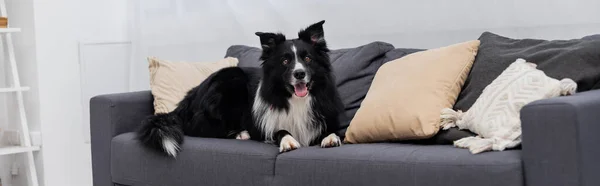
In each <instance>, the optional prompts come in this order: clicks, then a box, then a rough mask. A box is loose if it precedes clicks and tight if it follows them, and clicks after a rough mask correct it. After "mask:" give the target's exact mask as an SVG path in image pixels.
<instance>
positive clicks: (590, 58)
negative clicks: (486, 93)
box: [454, 32, 600, 111]
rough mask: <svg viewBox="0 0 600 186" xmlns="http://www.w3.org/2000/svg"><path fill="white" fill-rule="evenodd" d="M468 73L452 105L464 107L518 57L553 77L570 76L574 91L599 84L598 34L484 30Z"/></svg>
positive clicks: (595, 86) (599, 48) (455, 107)
mask: <svg viewBox="0 0 600 186" xmlns="http://www.w3.org/2000/svg"><path fill="white" fill-rule="evenodd" d="M479 40H480V41H481V45H480V46H479V52H478V53H477V57H476V58H475V63H474V64H473V68H472V69H471V73H470V75H469V77H467V81H466V82H465V85H464V87H463V90H462V92H461V93H460V95H459V96H458V100H457V102H456V104H455V105H454V109H456V110H462V111H466V110H468V109H469V108H470V107H471V106H472V105H473V103H475V100H477V98H478V97H479V96H480V95H481V93H482V91H483V89H484V88H485V87H486V86H487V85H489V84H490V83H491V82H492V81H493V80H494V79H496V77H498V76H499V75H500V74H501V73H502V71H504V69H506V68H507V67H508V66H509V65H510V64H511V63H512V62H514V61H515V60H516V59H518V58H523V59H525V60H526V61H529V62H532V63H535V64H537V68H538V69H540V70H542V71H544V72H545V73H546V74H547V75H548V76H549V77H552V78H555V79H563V78H571V79H573V80H575V82H577V84H578V88H577V91H578V92H582V91H587V90H591V89H597V88H600V83H599V80H600V37H599V36H598V35H592V36H586V37H583V38H581V39H572V40H550V41H548V40H540V39H511V38H508V37H503V36H500V35H497V34H494V33H490V32H484V33H483V34H482V35H481V36H480V37H479Z"/></svg>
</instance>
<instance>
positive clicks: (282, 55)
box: [256, 21, 331, 97]
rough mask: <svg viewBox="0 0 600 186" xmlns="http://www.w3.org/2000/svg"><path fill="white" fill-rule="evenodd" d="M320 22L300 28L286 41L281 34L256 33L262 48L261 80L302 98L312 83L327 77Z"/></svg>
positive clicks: (327, 69) (323, 40)
mask: <svg viewBox="0 0 600 186" xmlns="http://www.w3.org/2000/svg"><path fill="white" fill-rule="evenodd" d="M323 23H325V21H320V22H318V23H315V24H312V25H310V26H308V27H307V28H306V29H303V30H300V32H298V38H297V39H291V40H286V38H285V36H284V35H283V34H281V33H264V32H256V35H257V36H259V37H260V44H261V47H262V51H263V53H262V55H261V57H260V59H261V60H262V61H263V63H262V68H263V74H264V76H263V81H271V82H270V83H273V84H281V85H284V86H285V89H286V90H287V91H288V92H289V93H291V94H293V95H295V96H297V97H305V96H307V95H308V94H309V93H310V90H311V88H312V87H313V86H314V85H315V84H314V82H318V81H320V80H323V78H328V77H329V74H330V72H331V64H330V62H329V56H328V55H327V52H329V49H328V48H327V43H326V42H325V38H324V33H323Z"/></svg>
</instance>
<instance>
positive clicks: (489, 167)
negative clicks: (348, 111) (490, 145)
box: [273, 143, 523, 186]
mask: <svg viewBox="0 0 600 186" xmlns="http://www.w3.org/2000/svg"><path fill="white" fill-rule="evenodd" d="M275 171H276V172H275V180H274V181H275V183H274V184H273V185H371V186H375V185H402V186H423V185H427V186H436V185H440V186H442V185H444V186H445V185H487V186H506V185H511V186H520V185H523V169H522V166H521V151H520V150H509V151H502V152H490V153H484V154H478V155H472V154H470V153H469V151H468V150H465V149H458V148H455V147H452V146H444V145H430V146H423V145H409V144H394V143H378V144H351V145H343V146H341V147H336V148H328V149H322V148H320V147H308V148H300V149H297V150H294V151H291V152H287V153H283V154H281V155H279V156H278V157H277V161H276V169H275Z"/></svg>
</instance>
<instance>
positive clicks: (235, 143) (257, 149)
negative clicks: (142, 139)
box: [110, 133, 279, 186]
mask: <svg viewBox="0 0 600 186" xmlns="http://www.w3.org/2000/svg"><path fill="white" fill-rule="evenodd" d="M134 137H135V134H134V133H125V134H122V135H119V136H117V137H115V138H114V139H113V140H112V154H111V156H112V158H111V163H110V165H111V172H112V178H113V181H114V182H116V183H120V184H125V185H164V186H196V185H257V186H264V185H269V184H270V183H271V181H272V179H273V171H274V168H275V167H274V166H273V165H274V164H275V157H276V156H277V154H279V151H278V148H277V147H276V146H274V145H270V144H266V143H261V142H256V141H244V140H234V139H214V138H194V137H186V138H185V139H184V140H185V142H184V143H183V145H182V151H181V153H180V154H179V155H178V156H177V159H173V158H170V157H166V156H164V155H163V154H160V153H157V152H155V151H152V150H149V149H147V148H144V147H142V146H141V145H140V144H139V142H138V141H136V140H134Z"/></svg>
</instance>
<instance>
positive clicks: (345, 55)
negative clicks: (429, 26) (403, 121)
mask: <svg viewBox="0 0 600 186" xmlns="http://www.w3.org/2000/svg"><path fill="white" fill-rule="evenodd" d="M392 49H394V46H392V45H391V44H389V43H384V42H372V43H369V44H366V45H362V46H359V47H356V48H346V49H337V50H331V51H330V52H329V58H330V59H331V65H332V67H333V71H334V75H335V78H336V85H337V87H338V90H339V92H340V97H341V98H342V101H343V102H344V106H345V110H346V112H345V116H341V126H342V128H341V130H340V131H339V132H338V135H341V136H343V135H344V134H345V129H346V127H348V125H349V124H350V121H351V120H352V118H353V117H354V114H356V111H357V110H358V108H359V107H360V103H361V102H362V100H363V99H364V98H365V95H366V94H367V91H369V87H371V82H372V81H373V77H374V76H375V72H377V70H378V69H379V67H381V65H383V64H384V62H387V61H389V60H392V59H393V58H399V57H402V56H404V55H406V54H409V53H412V52H415V51H418V49H397V50H396V51H394V52H393V53H390V54H389V55H387V52H389V51H391V50H392ZM260 54H261V50H260V49H258V48H256V47H249V46H243V45H234V46H231V47H229V48H228V49H227V53H226V54H225V57H235V58H238V60H239V64H238V66H241V67H260V62H259V61H258V60H259V57H260ZM386 55H387V56H386Z"/></svg>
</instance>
